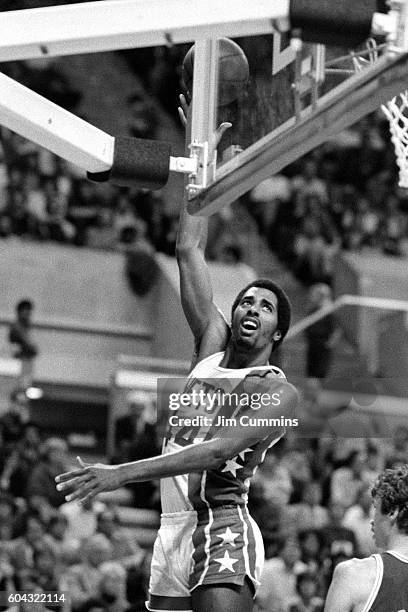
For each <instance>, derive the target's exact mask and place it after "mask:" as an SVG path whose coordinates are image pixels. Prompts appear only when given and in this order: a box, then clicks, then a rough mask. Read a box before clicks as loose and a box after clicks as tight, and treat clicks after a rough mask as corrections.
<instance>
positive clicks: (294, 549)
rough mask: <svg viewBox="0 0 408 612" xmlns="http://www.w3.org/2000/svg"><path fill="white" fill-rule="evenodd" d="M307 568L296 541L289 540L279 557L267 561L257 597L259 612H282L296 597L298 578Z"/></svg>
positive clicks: (284, 544) (283, 545)
mask: <svg viewBox="0 0 408 612" xmlns="http://www.w3.org/2000/svg"><path fill="white" fill-rule="evenodd" d="M306 569H307V567H306V566H305V565H304V564H303V563H302V562H301V561H300V549H299V544H298V542H297V540H296V539H287V540H286V541H285V542H284V543H283V544H282V548H281V550H280V553H279V555H278V556H277V557H273V558H272V559H267V560H266V561H265V565H264V568H263V572H262V576H261V585H260V587H259V589H258V591H257V595H256V599H255V601H256V611H257V612H262V611H265V612H282V610H287V609H288V606H289V604H290V602H291V601H293V599H294V598H295V597H296V576H297V574H299V573H300V572H302V571H305V570H306Z"/></svg>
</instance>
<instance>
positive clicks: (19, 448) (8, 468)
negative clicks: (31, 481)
mask: <svg viewBox="0 0 408 612" xmlns="http://www.w3.org/2000/svg"><path fill="white" fill-rule="evenodd" d="M39 457H40V435H39V431H38V428H37V427H36V426H35V425H33V424H32V423H26V424H25V425H24V427H23V431H22V435H21V438H20V440H19V441H18V442H16V443H15V444H14V448H13V451H12V452H11V454H10V455H9V457H8V459H7V461H6V463H5V465H4V469H3V472H2V474H1V480H0V482H1V485H2V487H3V488H4V489H7V490H9V491H10V493H12V494H13V495H14V496H15V497H26V493H27V481H28V478H29V475H30V473H31V471H32V469H33V467H34V466H35V465H36V464H37V462H38V461H39Z"/></svg>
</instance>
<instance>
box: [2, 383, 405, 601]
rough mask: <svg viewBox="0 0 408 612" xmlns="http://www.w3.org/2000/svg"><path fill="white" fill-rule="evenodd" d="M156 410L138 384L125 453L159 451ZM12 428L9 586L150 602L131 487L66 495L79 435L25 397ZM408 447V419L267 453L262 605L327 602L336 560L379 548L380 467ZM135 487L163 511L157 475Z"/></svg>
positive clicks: (261, 476) (259, 510)
mask: <svg viewBox="0 0 408 612" xmlns="http://www.w3.org/2000/svg"><path fill="white" fill-rule="evenodd" d="M150 412H151V401H150V399H149V398H147V397H146V395H145V394H141V393H140V392H131V394H130V396H129V412H128V413H127V414H125V415H124V416H123V417H121V419H120V420H119V421H118V422H117V424H116V430H115V431H116V455H115V457H113V458H112V461H113V462H115V461H124V460H135V459H138V458H144V457H148V456H151V455H152V454H156V453H157V452H159V451H158V443H159V441H158V439H157V436H158V432H157V430H156V427H155V425H154V424H153V423H152V420H151V419H150V418H149V414H150ZM0 435H1V444H0V448H1V457H0V581H1V590H2V591H5V592H6V593H7V592H10V593H13V592H15V591H22V590H24V589H29V590H30V591H31V592H33V591H35V590H36V591H38V592H50V591H53V592H66V593H68V594H69V597H70V600H71V604H70V605H71V610H72V612H85V611H88V612H90V611H92V610H94V609H98V611H99V610H103V611H106V612H131V611H133V612H138V611H141V610H143V609H144V608H143V605H144V604H143V602H144V598H145V595H146V588H147V583H148V576H149V562H150V558H151V549H150V548H149V547H147V548H146V547H142V546H141V545H140V544H139V543H138V540H137V537H135V532H133V531H131V530H129V529H127V528H126V529H125V528H124V527H123V525H122V524H121V521H120V513H119V511H118V510H119V506H118V505H117V504H116V500H117V501H119V499H120V497H121V495H120V494H119V492H117V493H115V496H114V498H113V499H114V500H115V503H114V502H112V501H106V500H104V499H103V498H102V499H101V500H100V499H96V500H94V501H91V502H88V503H87V504H85V505H78V504H77V503H76V502H65V501H64V497H63V495H62V494H60V493H59V492H58V491H57V490H56V488H55V482H54V478H55V475H57V474H59V473H61V472H63V471H66V470H67V469H69V468H70V466H72V455H71V453H70V452H69V449H68V446H67V442H66V441H65V440H64V439H62V438H56V437H44V432H42V431H40V430H39V428H38V427H37V426H36V425H35V424H33V423H32V422H30V411H29V408H28V407H27V405H26V404H25V403H24V400H23V399H22V396H21V395H20V396H19V395H18V394H16V395H14V396H13V398H12V402H11V404H10V408H9V410H8V411H7V412H6V413H5V414H3V415H2V417H1V419H0ZM407 456H408V429H407V428H406V427H398V428H397V429H396V430H395V435H394V438H393V439H380V438H376V439H374V438H370V437H367V438H351V437H349V438H344V437H342V438H338V437H336V436H335V435H327V436H320V437H319V438H311V437H310V438H304V439H299V438H296V437H292V436H288V437H287V438H286V439H285V440H281V441H280V442H279V443H278V444H277V445H276V446H275V447H274V448H273V449H272V450H271V451H269V452H268V453H267V455H266V458H265V461H264V463H263V464H262V466H261V467H260V468H259V469H258V471H257V472H256V474H255V476H254V478H253V481H252V485H251V489H250V496H249V508H250V512H251V514H252V515H253V517H254V518H255V520H256V521H257V523H258V525H259V526H260V529H261V532H262V535H263V539H264V543H265V549H266V564H265V569H264V575H263V580H262V586H261V587H260V590H259V593H258V595H257V598H256V606H257V608H256V610H257V612H318V611H321V610H323V601H324V598H325V595H326V593H327V589H328V586H329V584H330V581H331V577H332V575H333V571H334V568H335V566H336V564H337V563H339V562H340V561H343V560H345V559H349V558H351V557H363V556H367V555H369V554H371V553H372V552H374V551H375V546H374V541H373V537H372V533H371V524H370V521H371V512H372V503H371V502H372V500H371V495H370V488H371V486H372V484H373V482H374V480H375V478H376V475H377V474H378V473H379V472H380V471H381V470H382V469H383V468H384V467H394V466H396V465H397V464H398V463H404V462H406V458H407ZM144 484H145V483H142V485H144ZM129 491H130V492H131V493H133V496H134V497H133V499H132V498H130V497H126V500H127V502H126V503H127V504H128V505H130V504H131V505H132V506H133V507H134V506H138V507H139V508H146V509H148V510H149V511H150V512H151V511H152V509H153V508H154V509H155V510H159V508H160V506H159V495H158V490H157V487H155V485H154V484H153V486H150V488H140V489H137V487H136V488H134V487H133V488H132V487H130V488H129ZM129 491H128V493H129ZM123 493H124V492H123ZM122 499H123V494H122ZM65 609H66V610H67V612H68V610H69V609H70V608H69V607H67V606H66V608H65Z"/></svg>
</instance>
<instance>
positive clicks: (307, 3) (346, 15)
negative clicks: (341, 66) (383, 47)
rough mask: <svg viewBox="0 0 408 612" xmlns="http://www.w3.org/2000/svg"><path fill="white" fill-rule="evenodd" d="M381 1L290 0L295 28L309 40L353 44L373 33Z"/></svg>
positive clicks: (322, 42)
mask: <svg viewBox="0 0 408 612" xmlns="http://www.w3.org/2000/svg"><path fill="white" fill-rule="evenodd" d="M377 4H378V0H290V8H289V19H290V24H291V28H292V29H295V28H296V29H297V28H299V29H301V32H302V33H301V37H302V39H303V40H304V41H306V42H312V43H321V44H326V45H330V44H331V45H345V46H347V47H353V46H355V45H357V44H359V43H361V42H363V41H364V40H366V39H367V38H369V37H370V34H371V22H372V18H373V14H374V13H375V12H376V11H377V10H378V9H377Z"/></svg>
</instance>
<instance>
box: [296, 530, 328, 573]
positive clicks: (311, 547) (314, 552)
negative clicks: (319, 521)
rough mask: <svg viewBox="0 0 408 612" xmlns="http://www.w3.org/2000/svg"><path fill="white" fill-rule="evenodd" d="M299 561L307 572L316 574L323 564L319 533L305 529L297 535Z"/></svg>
mask: <svg viewBox="0 0 408 612" xmlns="http://www.w3.org/2000/svg"><path fill="white" fill-rule="evenodd" d="M298 538H299V545H300V553H301V557H300V558H301V561H302V562H303V563H304V564H305V565H306V566H307V568H308V571H311V572H313V573H317V572H319V571H320V568H321V566H322V563H323V557H322V550H321V549H322V546H321V540H320V533H319V530H317V529H305V530H304V531H301V532H300V533H299V536H298Z"/></svg>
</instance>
